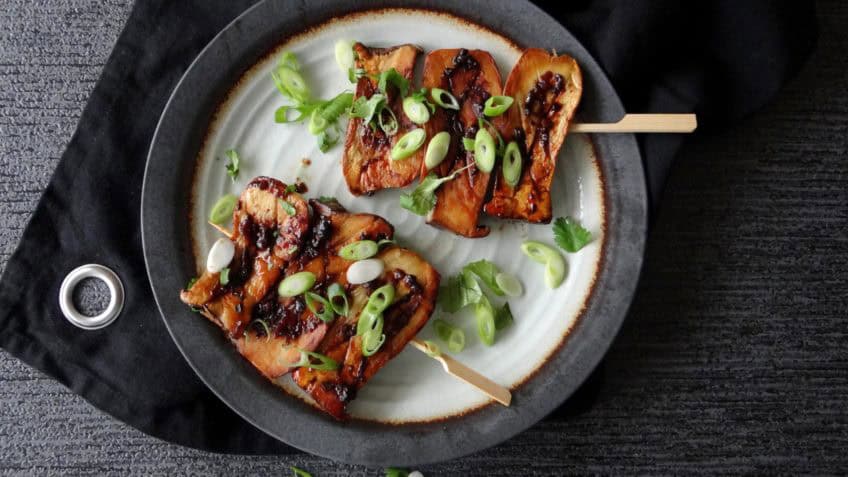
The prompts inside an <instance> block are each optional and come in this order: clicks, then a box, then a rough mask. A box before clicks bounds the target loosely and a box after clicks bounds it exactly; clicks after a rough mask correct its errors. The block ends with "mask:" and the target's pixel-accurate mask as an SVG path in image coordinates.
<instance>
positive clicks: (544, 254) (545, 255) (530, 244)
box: [521, 240, 562, 264]
mask: <svg viewBox="0 0 848 477" xmlns="http://www.w3.org/2000/svg"><path fill="white" fill-rule="evenodd" d="M521 251H522V252H524V255H527V256H528V257H530V258H531V259H532V260H533V261H534V262H538V263H542V264H545V263H548V262H549V261H550V260H552V259H557V258H559V259H562V256H561V255H560V254H559V252H557V251H556V249H554V248H553V247H549V246H547V245H545V244H543V243H542V242H537V241H535V240H528V241H526V242H524V243H522V244H521Z"/></svg>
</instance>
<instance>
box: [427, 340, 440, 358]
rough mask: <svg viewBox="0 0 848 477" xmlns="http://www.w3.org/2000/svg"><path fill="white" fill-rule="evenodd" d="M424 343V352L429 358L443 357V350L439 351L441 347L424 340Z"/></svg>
mask: <svg viewBox="0 0 848 477" xmlns="http://www.w3.org/2000/svg"><path fill="white" fill-rule="evenodd" d="M423 343H424V352H425V353H426V354H427V356H429V357H431V358H438V357H439V356H441V355H442V350H441V349H439V345H437V344H436V343H435V342H433V341H430V340H424V341H423Z"/></svg>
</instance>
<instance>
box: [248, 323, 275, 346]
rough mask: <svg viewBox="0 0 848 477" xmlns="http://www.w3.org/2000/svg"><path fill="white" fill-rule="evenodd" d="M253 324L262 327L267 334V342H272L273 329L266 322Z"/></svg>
mask: <svg viewBox="0 0 848 477" xmlns="http://www.w3.org/2000/svg"><path fill="white" fill-rule="evenodd" d="M253 322H254V323H259V324H260V325H262V330H263V331H264V332H265V336H266V339H265V341H271V328H269V327H268V323H265V320H253ZM245 336H246V335H245Z"/></svg>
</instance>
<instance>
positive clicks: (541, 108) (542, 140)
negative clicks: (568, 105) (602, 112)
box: [524, 71, 565, 156]
mask: <svg viewBox="0 0 848 477" xmlns="http://www.w3.org/2000/svg"><path fill="white" fill-rule="evenodd" d="M564 90H565V78H563V77H562V75H560V74H558V73H557V74H554V73H553V72H552V71H546V72H545V73H544V74H542V76H540V77H539V79H538V80H536V84H534V85H533V88H532V89H531V90H530V92H529V93H527V97H526V98H525V99H524V115H525V116H526V117H527V120H528V121H529V122H530V124H531V125H533V127H534V129H535V137H534V138H533V144H536V143H539V144H540V145H541V146H542V148H543V150H544V151H545V153H546V154H547V155H549V156H550V153H551V152H550V131H551V129H552V128H553V126H554V124H553V121H554V118H555V116H556V114H557V113H558V112H559V110H560V109H561V108H562V106H561V105H560V104H559V103H558V102H557V101H556V99H557V97H558V96H559V95H560V94H561V93H562V92H563V91H564ZM530 149H532V147H531V148H530Z"/></svg>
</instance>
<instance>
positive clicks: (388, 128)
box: [377, 104, 398, 136]
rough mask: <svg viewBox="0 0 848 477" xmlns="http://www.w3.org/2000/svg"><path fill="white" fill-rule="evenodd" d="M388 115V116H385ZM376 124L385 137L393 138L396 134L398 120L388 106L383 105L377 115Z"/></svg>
mask: <svg viewBox="0 0 848 477" xmlns="http://www.w3.org/2000/svg"><path fill="white" fill-rule="evenodd" d="M387 113H388V114H387ZM377 122H378V123H379V124H380V129H382V130H383V132H384V133H386V136H394V135H395V134H397V132H398V120H397V116H395V112H394V111H392V108H390V107H389V106H388V105H385V104H384V105H383V107H382V108H381V109H380V112H379V113H378V114H377Z"/></svg>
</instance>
